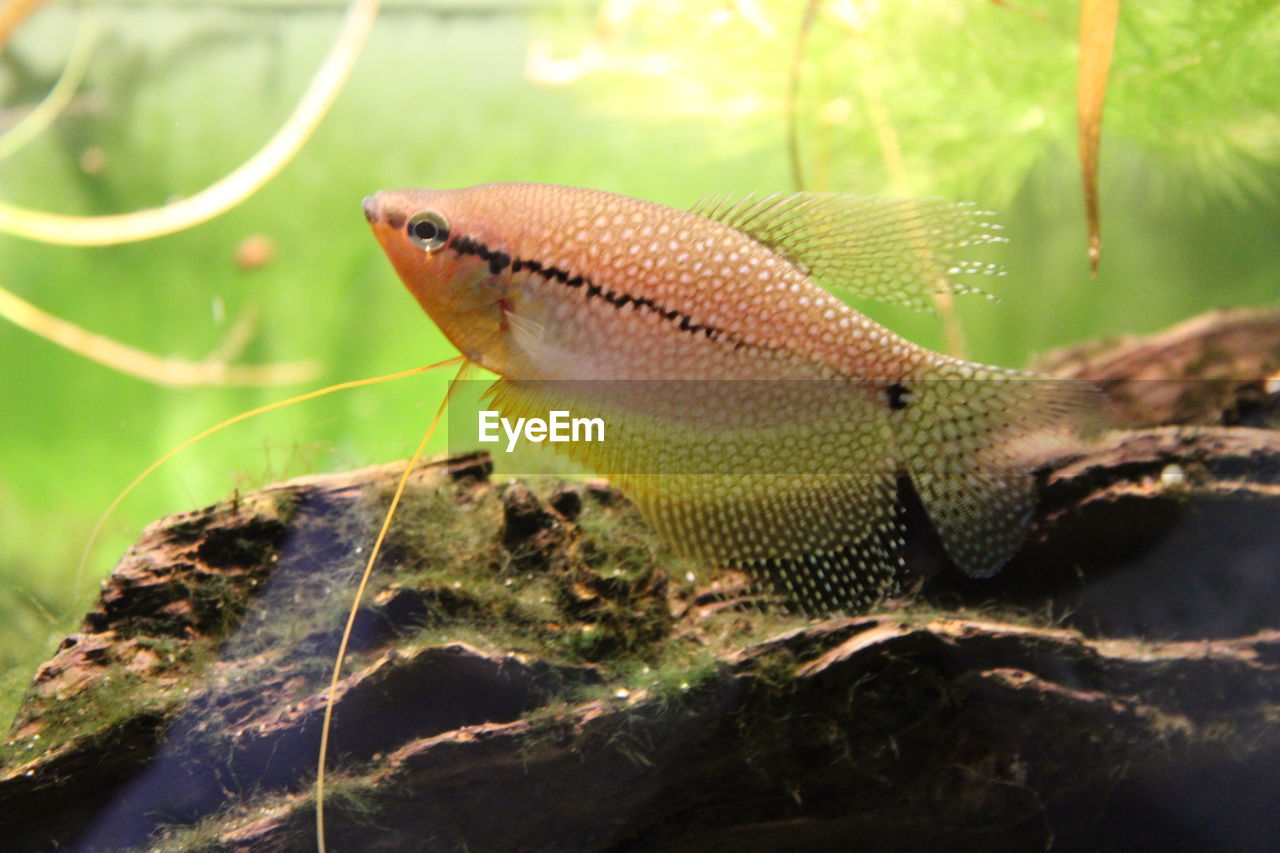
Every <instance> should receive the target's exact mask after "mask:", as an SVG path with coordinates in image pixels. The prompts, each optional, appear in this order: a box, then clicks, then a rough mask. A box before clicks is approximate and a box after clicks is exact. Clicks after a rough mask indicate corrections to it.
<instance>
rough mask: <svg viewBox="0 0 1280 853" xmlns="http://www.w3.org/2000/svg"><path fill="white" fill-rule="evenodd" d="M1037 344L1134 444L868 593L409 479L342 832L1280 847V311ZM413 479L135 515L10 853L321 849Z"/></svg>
mask: <svg viewBox="0 0 1280 853" xmlns="http://www.w3.org/2000/svg"><path fill="white" fill-rule="evenodd" d="M1052 363H1053V365H1054V367H1055V369H1056V370H1057V371H1058V372H1059V373H1060V374H1062V375H1074V376H1079V377H1083V378H1090V379H1093V380H1095V381H1098V382H1099V383H1100V384H1102V385H1104V386H1105V387H1107V389H1108V391H1109V392H1110V394H1111V395H1112V397H1113V398H1114V399H1116V401H1117V408H1118V409H1120V410H1121V411H1123V412H1125V413H1127V414H1128V415H1129V416H1130V417H1132V416H1133V415H1134V414H1135V413H1142V420H1143V421H1144V422H1145V423H1146V424H1148V425H1150V428H1146V429H1140V430H1128V431H1118V432H1116V433H1114V434H1113V435H1112V436H1110V438H1109V440H1108V441H1106V442H1104V443H1103V444H1101V445H1100V446H1099V449H1098V450H1096V451H1094V452H1091V453H1089V454H1086V455H1084V456H1081V457H1077V458H1072V459H1066V460H1058V461H1057V462H1055V463H1053V464H1052V465H1049V466H1046V468H1045V469H1044V470H1043V471H1041V472H1039V474H1040V476H1041V478H1042V490H1041V500H1040V506H1039V509H1038V511H1037V514H1036V518H1035V521H1034V525H1033V529H1032V533H1031V535H1030V536H1029V538H1028V541H1027V543H1026V546H1025V547H1024V548H1023V550H1022V552H1021V553H1020V554H1019V555H1018V557H1017V558H1016V559H1015V561H1014V563H1013V564H1012V565H1010V566H1009V567H1008V568H1007V569H1006V570H1005V571H1004V572H1002V573H1001V574H1000V575H999V576H998V577H997V578H995V579H992V580H989V581H971V580H966V579H964V578H962V577H960V576H959V575H958V573H956V572H955V571H954V570H951V569H949V568H948V567H947V565H946V560H945V557H943V556H942V555H941V553H940V551H939V550H938V549H937V547H936V543H935V542H933V541H932V540H931V538H930V535H929V533H928V531H927V529H926V530H924V531H923V532H922V533H920V535H918V536H917V537H916V539H915V540H914V541H913V545H912V548H913V560H912V565H913V566H914V567H915V568H916V569H917V570H918V572H919V575H920V576H919V577H918V578H917V580H916V581H915V582H914V584H913V585H912V588H911V590H910V592H909V594H907V595H904V596H903V597H902V598H901V599H900V600H896V601H889V602H885V603H884V604H883V605H882V606H880V607H878V608H876V609H875V610H874V611H873V612H872V613H869V614H866V615H864V616H854V617H849V618H841V619H832V620H827V621H806V620H803V619H800V618H797V617H795V616H790V615H787V614H786V613H785V612H783V611H782V610H781V609H780V608H778V607H776V606H773V605H772V604H770V603H769V602H761V601H759V600H757V599H755V598H753V597H752V595H751V590H750V588H749V586H747V585H746V584H745V582H744V580H743V579H742V578H738V577H735V576H734V575H732V574H713V575H706V574H704V573H702V572H701V571H700V570H698V569H697V568H696V567H693V566H690V565H686V564H684V563H681V562H680V561H679V560H677V559H675V558H673V557H672V556H670V554H669V553H667V552H666V551H665V550H664V549H663V548H662V547H661V546H660V545H658V544H657V543H655V542H654V541H653V540H652V538H651V537H650V535H649V534H648V533H647V530H646V528H645V527H644V525H643V523H642V522H640V521H639V519H638V517H637V516H636V513H635V512H634V510H633V509H632V508H631V507H630V505H629V504H628V503H627V502H626V500H625V498H623V497H622V496H621V495H619V494H618V493H616V492H614V491H612V490H611V489H609V488H608V486H607V485H604V484H601V483H586V484H577V485H564V486H557V487H554V488H552V487H546V488H543V489H542V490H541V491H539V492H537V493H535V491H533V490H531V489H530V488H529V487H528V486H526V485H524V484H522V483H518V482H514V483H505V484H501V483H496V482H494V481H491V479H490V473H491V467H492V466H491V463H490V461H489V459H488V458H487V457H486V456H483V455H476V456H472V457H467V458H461V459H451V460H446V461H439V462H433V463H429V464H425V465H423V466H421V467H420V468H419V469H418V470H417V471H416V472H415V474H414V483H413V486H412V488H411V495H410V498H411V499H410V501H409V505H408V508H407V509H406V511H405V513H404V515H403V516H401V521H400V523H399V525H398V527H397V531H398V532H397V533H395V534H393V536H392V539H391V541H390V543H389V548H388V552H387V555H386V558H385V560H384V561H383V564H382V565H381V566H380V568H379V573H378V578H379V580H378V583H379V588H378V590H377V591H376V593H375V594H374V595H371V596H370V598H369V601H368V602H367V604H366V605H365V606H364V608H363V609H362V611H361V613H360V618H359V620H358V623H357V632H356V639H355V643H354V650H355V651H354V655H353V660H352V663H351V665H350V667H349V670H348V672H349V674H348V675H347V676H346V677H345V678H344V680H343V682H342V684H341V686H340V689H339V693H338V694H337V699H336V714H335V719H334V744H333V745H334V752H335V754H336V756H337V758H336V759H335V763H334V764H333V767H334V770H333V771H332V773H333V777H332V790H331V792H330V794H329V797H328V799H327V800H326V805H327V809H326V814H327V815H328V818H329V819H328V826H329V834H330V842H331V844H332V846H333V848H334V849H339V850H353V849H381V850H401V849H423V850H464V849H465V850H470V851H487V850H495V851H505V850H721V849H734V850H745V851H756V850H759V851H765V850H770V851H771V850H824V849H827V850H847V849H858V850H913V849H931V850H933V849H983V850H1036V849H1045V848H1048V847H1055V848H1056V849H1068V850H1071V849H1116V850H1130V849H1188V850H1204V849H1223V850H1227V849H1230V850H1272V849H1276V848H1277V847H1278V846H1280V814H1278V813H1277V810H1276V809H1274V808H1273V802H1274V792H1275V791H1276V790H1280V784H1277V783H1280V722H1278V721H1277V716H1278V715H1277V708H1280V527H1278V526H1277V525H1276V523H1275V519H1276V518H1277V511H1278V510H1280V430H1277V426H1278V425H1280V393H1277V391H1280V389H1277V388H1275V387H1272V384H1269V381H1270V382H1272V383H1273V384H1274V380H1269V379H1268V377H1274V376H1275V375H1276V373H1277V371H1280V315H1277V314H1250V313H1231V314H1219V315H1212V316H1209V317H1205V318H1201V319H1199V320H1197V321H1194V322H1193V323H1190V324H1187V325H1185V326H1182V327H1179V328H1178V329H1174V330H1170V331H1169V332H1167V333H1165V334H1163V335H1160V336H1156V337H1154V338H1151V339H1147V340H1132V341H1122V342H1119V343H1118V344H1111V345H1109V346H1106V347H1093V348H1090V349H1088V350H1084V349H1081V350H1076V351H1073V352H1070V353H1066V354H1060V355H1058V356H1055V357H1054V359H1053V362H1052ZM1175 374H1176V375H1175ZM1133 376H1141V377H1146V378H1144V379H1142V380H1141V381H1132V380H1130V379H1126V377H1133ZM397 473H398V466H394V465H392V466H385V467H381V468H372V469H366V470H363V471H357V472H352V473H349V474H341V475H330V476H320V477H311V478H305V479H302V480H294V481H290V482H288V483H284V484H281V485H279V486H273V487H270V488H268V489H265V490H263V491H261V492H255V493H253V494H249V495H244V496H240V497H238V498H237V499H235V500H232V501H226V502H223V503H221V504H218V505H217V506H214V507H210V508H207V509H204V510H199V511H196V512H192V513H185V514H183V515H179V516H174V517H171V518H168V519H164V520H162V521H160V522H157V523H156V524H154V525H152V526H151V527H149V528H148V530H147V531H146V532H145V533H144V535H143V537H142V538H141V539H140V540H139V542H138V543H137V544H136V545H135V546H133V548H131V549H130V550H129V552H128V553H126V555H125V556H124V558H123V559H122V560H121V562H120V565H119V566H118V567H117V569H116V571H115V573H114V574H113V575H112V576H111V579H110V580H109V582H108V583H107V585H106V587H105V588H104V591H103V593H102V596H101V599H100V601H99V603H98V606H97V608H96V609H95V610H94V612H93V613H91V614H89V616H88V617H87V618H86V619H85V622H84V625H83V626H82V630H81V632H80V633H78V634H75V635H73V636H71V637H69V638H67V640H66V641H65V642H64V643H63V644H62V646H61V648H60V649H59V650H58V652H57V654H56V655H55V656H54V657H53V658H52V659H51V660H50V661H48V662H47V663H45V664H44V665H43V666H42V667H41V669H40V671H39V672H38V673H37V675H36V678H35V681H34V683H33V686H32V689H31V693H30V695H29V696H28V699H27V701H26V702H25V704H24V706H23V708H22V710H21V711H20V713H19V715H18V718H17V720H16V721H15V723H14V727H13V730H12V732H11V740H10V741H9V743H8V744H7V745H6V747H5V748H6V753H5V759H6V763H5V765H4V767H3V769H2V770H0V826H3V828H4V839H5V845H6V846H8V847H10V848H11V849H20V850H28V849H30V850H37V849H54V848H57V849H66V848H72V849H116V848H128V847H143V848H146V847H158V848H161V849H173V850H194V849H199V850H293V849H298V850H304V849H311V848H312V846H313V844H314V835H313V827H312V822H313V817H314V794H313V790H312V785H313V780H314V776H315V767H314V764H315V758H316V747H317V741H318V733H319V726H320V720H321V716H322V713H323V705H322V702H323V692H322V691H323V685H324V683H325V680H326V677H327V667H328V666H329V662H330V660H331V658H332V655H333V651H334V649H335V648H336V645H337V636H338V627H339V626H340V625H341V621H342V610H343V608H344V606H345V604H346V602H347V601H349V596H350V591H351V588H352V581H353V578H354V576H355V574H356V573H357V572H358V571H359V569H360V567H361V564H362V549H363V548H366V547H368V543H369V542H370V541H371V535H370V533H369V529H370V527H371V525H372V524H374V522H375V521H376V520H377V519H378V517H379V516H380V513H381V508H382V507H383V506H384V505H385V501H386V499H387V494H388V492H389V490H390V487H391V483H392V481H393V479H394V477H395V476H396V475H397ZM540 487H541V486H540Z"/></svg>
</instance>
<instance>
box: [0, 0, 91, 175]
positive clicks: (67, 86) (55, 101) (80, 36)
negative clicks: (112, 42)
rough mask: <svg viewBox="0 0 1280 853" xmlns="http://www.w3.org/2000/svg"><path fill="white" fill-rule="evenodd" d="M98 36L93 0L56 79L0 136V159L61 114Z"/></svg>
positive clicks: (74, 92) (72, 94)
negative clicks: (17, 120) (39, 99)
mask: <svg viewBox="0 0 1280 853" xmlns="http://www.w3.org/2000/svg"><path fill="white" fill-rule="evenodd" d="M97 39H98V16H97V13H96V11H95V6H94V4H93V0H89V4H88V5H87V6H86V8H85V12H84V16H83V17H82V18H81V20H80V26H79V27H78V28H77V30H76V39H75V41H74V42H72V44H71V53H70V55H68V57H67V62H66V64H65V65H63V66H62V74H61V75H59V76H58V82H57V83H55V84H54V85H53V88H52V89H50V90H49V94H47V95H45V97H44V100H42V101H41V102H40V103H39V104H37V105H36V106H35V108H34V109H32V110H31V112H29V113H27V114H26V115H25V116H23V118H22V120H21V121H19V122H18V123H17V124H15V125H14V126H13V127H11V128H9V129H8V130H6V131H5V132H4V134H3V135H0V160H3V159H4V158H6V157H11V156H13V154H14V153H15V152H17V151H18V150H19V149H21V148H22V147H23V146H24V145H26V144H27V143H28V142H30V141H31V140H33V139H35V138H36V137H37V136H39V135H40V134H41V133H43V132H44V131H45V129H46V128H48V127H49V125H51V124H53V121H54V119H56V118H57V117H58V116H59V115H61V114H62V111H63V110H65V109H66V108H67V104H69V103H71V99H72V98H73V97H75V94H76V89H78V88H79V87H80V82H81V81H82V80H84V72H85V70H86V69H88V67H89V57H90V56H91V55H92V54H93V45H94V43H95V42H96V41H97Z"/></svg>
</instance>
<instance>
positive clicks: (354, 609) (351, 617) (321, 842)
mask: <svg viewBox="0 0 1280 853" xmlns="http://www.w3.org/2000/svg"><path fill="white" fill-rule="evenodd" d="M453 360H454V361H460V362H462V363H461V364H460V365H459V366H458V372H457V373H456V374H454V377H453V380H452V381H451V382H450V383H449V389H448V390H447V391H445V394H444V399H443V400H441V401H440V407H439V408H438V409H436V414H435V417H433V418H432V419H431V425H430V426H428V427H427V431H426V432H425V433H424V434H423V436H422V441H420V442H418V449H417V450H415V451H414V452H413V455H412V456H410V457H409V461H408V462H407V463H406V464H405V467H404V473H402V474H401V475H400V481H399V482H398V483H396V490H395V493H394V494H393V495H392V496H391V505H390V506H389V507H387V514H386V515H385V516H384V517H383V519H382V527H381V528H380V529H379V530H378V538H377V539H376V540H374V543H373V548H372V549H371V550H370V551H369V560H368V562H367V563H365V566H364V573H363V574H361V575H360V584H359V585H358V586H357V587H356V594H355V597H354V598H353V600H352V602H351V609H350V611H348V613H347V624H346V627H345V628H343V630H342V640H341V641H340V642H339V644H338V653H337V655H336V656H335V657H334V661H333V674H332V676H330V678H329V690H328V692H327V693H326V695H325V700H324V722H323V723H322V724H321V726H320V757H319V760H318V761H317V763H316V848H317V849H318V850H319V851H320V853H325V851H326V849H327V848H326V846H325V837H324V781H325V765H326V764H327V763H328V761H329V731H330V730H331V729H332V728H333V703H334V698H335V697H336V696H337V693H338V682H339V681H341V680H342V665H343V663H345V662H346V659H347V646H348V645H349V644H350V642H351V632H352V630H353V629H354V628H355V624H356V616H357V615H358V614H359V613H360V601H361V599H363V598H364V592H365V589H366V588H367V587H368V586H369V578H370V577H371V576H372V575H373V567H374V565H376V563H377V562H378V556H379V555H380V554H381V553H382V543H383V541H384V540H385V539H386V538H387V531H388V530H390V529H391V519H392V518H393V517H394V516H395V514H396V507H398V506H399V505H400V498H401V497H402V496H403V495H404V489H405V486H407V485H408V483H409V475H410V474H412V473H413V469H414V466H416V465H417V464H418V460H419V459H420V458H422V454H423V452H424V451H425V450H426V449H427V443H428V442H429V441H431V436H432V435H434V434H435V431H436V427H437V426H439V425H440V418H441V417H443V416H444V411H445V409H446V408H448V406H449V399H450V398H451V397H452V396H453V391H454V389H455V388H457V386H458V382H459V381H460V380H461V379H462V378H463V376H465V375H466V372H467V368H468V367H469V366H470V365H471V362H469V361H467V360H466V359H465V358H463V357H462V356H459V357H458V358H456V359H453Z"/></svg>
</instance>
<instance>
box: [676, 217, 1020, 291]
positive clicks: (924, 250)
mask: <svg viewBox="0 0 1280 853" xmlns="http://www.w3.org/2000/svg"><path fill="white" fill-rule="evenodd" d="M692 210H693V212H694V213H696V214H698V215H700V216H705V217H707V218H708V219H714V220H716V221H717V222H722V223H724V224H725V225H728V226H730V227H731V228H736V229H737V230H739V231H741V232H742V233H744V234H746V235H747V236H749V237H751V238H752V239H754V240H756V241H757V242H759V243H762V244H764V245H765V246H768V247H769V248H770V249H772V250H773V251H775V252H777V253H778V254H780V255H782V256H783V257H785V258H786V259H787V260H789V261H790V262H791V263H793V264H795V265H796V266H797V267H799V268H800V269H801V270H802V271H803V272H804V273H805V274H806V275H808V276H809V277H810V278H812V279H813V280H814V281H815V282H816V283H818V284H820V285H822V286H824V287H826V288H828V289H832V290H842V291H845V292H846V293H849V294H851V295H853V296H861V297H866V298H868V299H874V300H877V301H880V302H891V303H896V304H900V305H906V306H909V307H911V308H914V309H916V310H918V311H922V310H931V309H932V308H933V300H932V297H933V295H934V294H935V293H937V292H939V291H940V290H949V291H951V292H952V293H982V292H983V291H982V290H980V289H979V288H977V287H973V286H972V285H969V284H967V283H965V282H963V281H961V280H958V277H960V276H969V275H974V274H980V275H1002V274H1003V271H1002V270H1001V269H1000V268H999V267H998V266H996V265H994V264H986V263H979V262H974V261H963V260H959V259H958V258H956V256H955V253H956V250H957V249H961V248H963V247H965V246H975V245H979V244H982V243H1003V242H1005V238H1004V237H1001V236H999V235H998V234H993V233H991V232H993V231H998V230H999V229H1000V226H999V225H997V224H994V223H992V222H989V221H987V220H986V217H988V216H990V215H991V214H989V213H986V212H983V211H980V210H978V209H977V208H975V207H974V206H973V205H970V204H957V203H955V202H949V201H945V200H943V199H937V198H926V199H900V198H877V197H868V196H855V195H842V194H835V193H807V192H801V193H792V194H790V195H787V194H782V193H776V194H774V195H768V196H764V197H756V196H754V195H746V196H740V197H735V196H732V195H717V196H710V197H708V198H704V199H702V200H701V201H699V202H698V203H697V204H695V205H694V206H693V208H692Z"/></svg>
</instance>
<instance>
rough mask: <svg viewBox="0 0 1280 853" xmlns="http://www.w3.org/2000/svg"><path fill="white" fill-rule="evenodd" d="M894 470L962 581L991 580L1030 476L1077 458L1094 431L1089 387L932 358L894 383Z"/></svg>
mask: <svg viewBox="0 0 1280 853" xmlns="http://www.w3.org/2000/svg"><path fill="white" fill-rule="evenodd" d="M889 394H890V404H891V407H893V408H894V409H895V417H892V418H891V423H892V424H893V431H894V437H895V440H896V443H897V445H898V448H899V451H900V453H901V459H902V463H903V464H904V465H905V467H906V469H907V471H908V473H909V474H910V477H911V481H912V485H913V486H914V487H915V490H916V492H917V494H918V495H919V497H920V499H921V502H922V503H923V505H924V507H925V511H926V512H927V513H928V516H929V519H930V521H932V522H933V525H934V528H935V529H936V530H937V532H938V534H939V536H940V538H941V539H942V543H943V545H944V546H945V547H946V550H947V553H948V555H949V556H950V557H951V559H952V561H953V562H954V563H955V564H956V566H957V567H958V568H959V569H961V570H962V571H963V572H964V573H965V574H967V575H969V576H971V577H979V578H984V577H990V576H992V575H994V574H996V573H997V572H998V571H1000V569H1001V568H1002V567H1003V566H1004V565H1005V563H1007V562H1008V561H1009V560H1010V559H1011V558H1012V557H1013V556H1014V554H1016V553H1017V551H1018V550H1019V548H1020V547H1021V546H1022V542H1023V540H1024V539H1025V537H1026V532H1027V528H1028V525H1029V522H1030V519H1031V515H1032V512H1033V511H1034V509H1035V504H1036V497H1037V490H1036V483H1035V476H1034V472H1035V469H1036V468H1037V467H1038V466H1040V465H1042V464H1043V463H1045V462H1047V461H1049V460H1051V459H1054V458H1061V457H1062V456H1065V455H1069V454H1072V453H1075V452H1079V451H1080V450H1081V449H1082V448H1083V447H1085V446H1086V445H1087V444H1088V442H1089V440H1090V438H1091V437H1092V436H1093V435H1096V434H1097V432H1099V430H1100V427H1101V424H1102V418H1101V413H1102V402H1103V398H1102V396H1101V394H1100V393H1099V392H1098V391H1097V390H1096V389H1095V388H1093V386H1091V385H1089V384H1088V383H1084V382H1079V381H1074V380H1066V379H1054V378H1052V377H1046V376H1039V375H1036V374H1032V373H1024V372H1019V371H1011V370H1005V369H1002V368H997V367H986V366H984V365H978V364H971V363H968V362H963V361H959V360H955V359H944V358H941V357H940V358H939V360H938V362H936V363H935V364H934V365H931V366H930V367H929V368H927V369H926V370H924V371H923V372H922V374H921V375H920V376H918V377H917V378H916V379H915V380H914V381H910V382H898V383H893V385H891V386H890V390H889Z"/></svg>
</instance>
